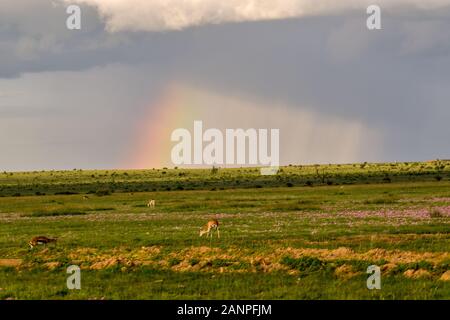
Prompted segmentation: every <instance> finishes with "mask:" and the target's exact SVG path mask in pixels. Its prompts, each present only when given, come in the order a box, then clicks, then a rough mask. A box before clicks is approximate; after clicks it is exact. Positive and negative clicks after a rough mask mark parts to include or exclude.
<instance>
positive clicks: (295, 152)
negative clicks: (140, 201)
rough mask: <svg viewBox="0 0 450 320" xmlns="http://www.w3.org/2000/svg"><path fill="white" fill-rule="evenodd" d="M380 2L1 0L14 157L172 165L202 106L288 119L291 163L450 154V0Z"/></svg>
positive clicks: (0, 48)
mask: <svg viewBox="0 0 450 320" xmlns="http://www.w3.org/2000/svg"><path fill="white" fill-rule="evenodd" d="M373 2H375V1H365V0H341V1H331V0H278V1H275V0H270V1H269V0H229V1H218V0H184V1H181V0H152V1H145V0H71V1H65V0H2V1H1V2H0V148H1V151H0V170H2V171H3V170H6V171H22V170H51V169H56V170H59V169H73V168H82V169H102V168H103V169H110V168H153V167H163V166H173V164H171V160H170V150H171V148H172V147H173V145H174V143H173V142H171V141H170V133H171V132H172V131H173V130H174V129H176V128H180V127H181V128H187V129H192V128H193V121H194V120H202V121H203V123H204V126H205V127H206V128H218V129H220V130H225V129H227V128H231V129H232V128H244V129H247V128H267V129H271V128H274V129H275V128H276V129H280V160H281V164H299V163H302V164H312V163H349V162H364V161H374V162H381V161H422V160H431V159H437V158H439V159H446V158H450V125H449V120H450V103H449V101H450V32H448V30H450V0H429V1H419V0H378V1H376V4H378V5H379V6H380V7H381V12H382V14H381V18H382V20H381V21H382V29H381V30H368V29H367V27H366V19H367V18H368V15H367V13H366V8H367V6H368V5H370V4H374V3H373ZM71 4H77V5H79V6H80V8H81V30H68V29H67V28H66V19H67V18H68V14H67V13H66V7H67V6H68V5H71Z"/></svg>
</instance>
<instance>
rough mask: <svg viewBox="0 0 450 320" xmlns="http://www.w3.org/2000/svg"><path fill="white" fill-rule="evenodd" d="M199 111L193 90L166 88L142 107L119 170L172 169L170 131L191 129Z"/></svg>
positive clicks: (174, 85)
mask: <svg viewBox="0 0 450 320" xmlns="http://www.w3.org/2000/svg"><path fill="white" fill-rule="evenodd" d="M201 109H202V108H201V106H199V105H198V104H197V101H196V94H195V91H194V90H193V89H190V88H187V87H182V86H179V85H177V84H171V85H169V86H168V87H167V88H166V89H165V90H164V92H163V94H162V95H161V97H160V98H159V99H158V100H157V101H156V103H153V104H149V105H148V106H147V107H146V108H145V113H144V115H143V116H142V117H141V118H140V120H138V122H137V124H136V130H135V134H134V136H135V138H134V139H133V143H132V145H131V152H130V155H129V156H128V157H126V160H125V163H124V164H123V165H122V166H121V167H123V168H130V169H149V168H162V167H165V166H172V163H171V160H170V153H171V148H172V145H173V142H172V141H170V136H171V134H172V131H173V130H175V129H177V128H184V127H190V126H192V123H193V122H194V120H196V117H199V116H200V114H201Z"/></svg>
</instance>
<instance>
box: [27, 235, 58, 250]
mask: <svg viewBox="0 0 450 320" xmlns="http://www.w3.org/2000/svg"><path fill="white" fill-rule="evenodd" d="M52 242H56V238H53V239H52V238H47V237H44V236H39V237H34V238H33V239H31V241H30V242H28V244H29V246H30V248H31V249H33V248H34V247H35V246H37V245H39V244H44V245H45V244H47V243H52Z"/></svg>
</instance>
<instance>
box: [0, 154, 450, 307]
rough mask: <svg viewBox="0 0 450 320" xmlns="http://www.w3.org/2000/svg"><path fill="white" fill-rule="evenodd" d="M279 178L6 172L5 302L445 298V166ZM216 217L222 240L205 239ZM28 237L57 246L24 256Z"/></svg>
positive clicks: (448, 185) (326, 169) (0, 213)
mask: <svg viewBox="0 0 450 320" xmlns="http://www.w3.org/2000/svg"><path fill="white" fill-rule="evenodd" d="M444 164H445V165H444ZM443 165H444V168H442V166H443ZM282 169H283V170H282V172H281V173H279V174H278V175H276V176H273V177H261V176H259V175H258V170H257V169H254V168H245V169H226V170H224V169H220V170H219V171H218V172H216V173H214V174H212V173H211V170H185V169H165V170H143V171H69V172H61V171H58V172H57V171H54V172H36V173H13V174H10V173H3V174H0V193H1V194H2V195H3V197H0V299H7V298H13V299H88V298H89V299H93V298H98V299H99V298H106V299H249V298H250V299H449V298H450V285H449V281H442V280H440V278H441V277H442V275H443V274H444V273H445V272H447V271H448V270H449V265H450V260H449V259H450V257H449V248H450V233H449V231H450V228H449V223H450V219H449V212H450V201H449V199H450V181H449V179H448V171H446V170H448V167H447V163H446V162H439V165H438V164H437V163H411V164H405V163H399V164H365V165H342V166H337V165H335V166H328V165H327V166H320V167H315V166H310V167H307V166H303V167H299V166H292V167H285V168H282ZM436 170H438V171H439V174H440V175H441V176H443V177H444V178H443V179H442V180H441V181H437V180H436V179H434V178H433V175H435V172H436ZM162 171H164V172H166V173H165V174H163V173H162ZM180 173H181V175H180ZM412 173H413V174H412ZM386 174H389V176H390V177H391V182H390V183H383V181H382V180H383V177H385V176H386ZM92 176H94V177H92ZM307 180H311V181H313V183H312V187H311V186H305V183H304V182H301V181H307ZM323 180H333V184H332V185H328V184H327V183H326V181H325V183H322V181H323ZM287 182H290V183H292V186H287V185H286V183H287ZM177 184H181V185H182V186H183V189H184V190H178V191H174V189H175V187H173V186H176V185H177ZM193 184H195V187H192V188H191V186H193ZM256 184H257V185H258V186H262V187H257V186H256ZM212 186H214V187H212ZM167 187H169V188H170V189H171V191H164V190H165V189H166V188H167ZM213 188H215V189H214V190H211V189H213ZM190 189H192V190H190ZM144 190H150V191H144ZM152 190H155V191H152ZM98 191H100V192H98ZM106 191H111V193H108V192H106ZM12 193H20V194H21V195H20V196H11V194H12ZM44 193H45V195H43V194H44ZM56 193H57V194H56ZM85 193H89V194H90V195H89V198H88V199H85V198H84V194H85ZM36 194H39V195H36ZM149 199H155V200H156V207H155V208H148V207H147V206H146V204H147V202H148V200H149ZM216 217H218V218H219V221H220V223H221V226H220V230H221V233H220V234H221V238H220V239H217V238H216V237H214V238H213V239H206V238H204V237H203V238H200V237H199V236H198V232H199V228H200V227H201V226H202V225H203V224H204V223H205V222H206V221H207V220H208V219H210V218H216ZM36 235H47V236H49V237H57V238H58V243H57V244H56V245H54V244H51V245H48V246H47V247H46V248H44V247H37V248H35V249H33V250H30V249H29V248H28V246H27V242H28V241H29V240H30V239H31V237H33V236H36ZM5 259H20V260H21V261H22V263H21V265H20V266H10V265H8V263H10V261H11V260H5ZM14 261H16V260H14ZM71 264H77V265H79V266H80V267H81V269H82V289H81V290H80V291H71V290H67V288H66V287H65V283H66V277H67V276H68V275H67V274H66V272H65V271H66V268H67V267H68V266H69V265H71ZM371 264H376V265H379V266H380V267H383V268H384V267H386V268H387V269H385V271H383V273H382V289H381V290H375V291H371V290H368V289H367V287H366V280H367V276H368V275H367V274H366V273H365V270H366V269H367V267H368V266H369V265H371ZM408 270H409V272H410V273H411V270H413V271H421V272H422V273H424V272H426V276H423V277H416V278H415V277H411V278H410V277H407V276H406V275H405V272H407V271H408Z"/></svg>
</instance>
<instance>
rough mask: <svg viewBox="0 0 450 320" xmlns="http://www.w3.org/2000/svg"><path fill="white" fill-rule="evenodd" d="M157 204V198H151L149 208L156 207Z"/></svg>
mask: <svg viewBox="0 0 450 320" xmlns="http://www.w3.org/2000/svg"><path fill="white" fill-rule="evenodd" d="M155 205H156V201H155V200H149V201H148V203H147V207H149V208H154V207H155Z"/></svg>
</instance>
